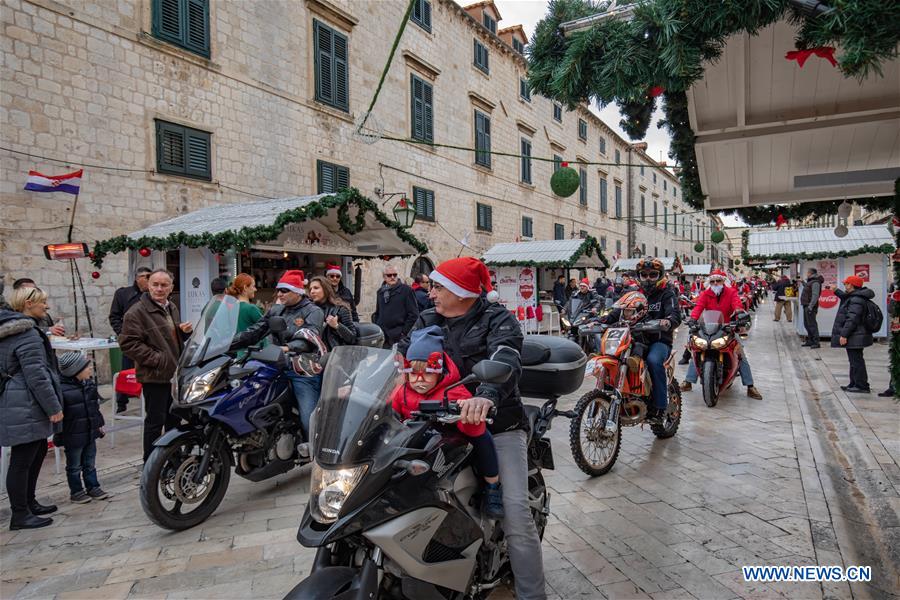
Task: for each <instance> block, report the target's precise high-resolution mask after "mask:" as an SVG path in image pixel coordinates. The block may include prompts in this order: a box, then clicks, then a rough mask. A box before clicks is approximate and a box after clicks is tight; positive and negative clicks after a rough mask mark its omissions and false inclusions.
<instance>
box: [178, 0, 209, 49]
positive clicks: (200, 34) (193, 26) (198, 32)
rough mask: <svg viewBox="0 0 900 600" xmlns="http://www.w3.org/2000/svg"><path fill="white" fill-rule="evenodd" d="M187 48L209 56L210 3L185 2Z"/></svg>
mask: <svg viewBox="0 0 900 600" xmlns="http://www.w3.org/2000/svg"><path fill="white" fill-rule="evenodd" d="M185 2H186V4H185V25H186V26H187V27H186V29H187V31H186V35H185V37H184V42H185V46H186V47H187V49H188V50H192V51H194V52H196V53H197V54H202V55H203V56H209V1H208V0H185Z"/></svg>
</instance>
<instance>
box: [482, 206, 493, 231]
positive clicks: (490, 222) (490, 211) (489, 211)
mask: <svg viewBox="0 0 900 600" xmlns="http://www.w3.org/2000/svg"><path fill="white" fill-rule="evenodd" d="M493 212H494V209H493V208H491V207H490V206H485V207H484V214H485V217H486V218H487V227H486V229H487V230H488V231H493V230H494V219H493Z"/></svg>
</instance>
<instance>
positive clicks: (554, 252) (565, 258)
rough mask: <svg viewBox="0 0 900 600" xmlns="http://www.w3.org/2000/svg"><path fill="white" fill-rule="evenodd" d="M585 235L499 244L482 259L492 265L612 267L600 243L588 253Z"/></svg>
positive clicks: (580, 267) (592, 244) (593, 245)
mask: <svg viewBox="0 0 900 600" xmlns="http://www.w3.org/2000/svg"><path fill="white" fill-rule="evenodd" d="M586 241H588V240H584V239H581V238H576V239H571V240H537V241H533V242H511V243H508V244H496V245H495V246H492V247H491V249H490V250H488V251H487V252H485V254H484V256H483V257H482V260H483V261H484V263H485V264H487V265H492V266H498V267H502V266H517V265H523V264H527V263H537V264H539V265H545V266H554V265H559V266H566V265H568V266H569V267H570V268H573V269H582V268H584V269H590V268H593V269H604V268H606V267H608V266H609V262H607V260H606V257H605V256H603V253H602V252H601V251H600V247H599V246H597V245H596V243H589V246H590V247H591V251H590V256H588V252H587V248H585V247H584V246H585V242H586Z"/></svg>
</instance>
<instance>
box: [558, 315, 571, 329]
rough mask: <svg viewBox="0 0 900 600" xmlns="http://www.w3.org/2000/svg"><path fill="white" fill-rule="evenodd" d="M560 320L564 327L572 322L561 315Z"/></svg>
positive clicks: (567, 326)
mask: <svg viewBox="0 0 900 600" xmlns="http://www.w3.org/2000/svg"><path fill="white" fill-rule="evenodd" d="M560 321H562V324H563V325H564V326H565V327H566V329H568V328H569V327H571V326H572V323H571V322H570V321H569V320H568V319H567V318H565V317H562V318H561V319H560Z"/></svg>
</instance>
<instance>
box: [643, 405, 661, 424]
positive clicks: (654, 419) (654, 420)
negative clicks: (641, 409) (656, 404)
mask: <svg viewBox="0 0 900 600" xmlns="http://www.w3.org/2000/svg"><path fill="white" fill-rule="evenodd" d="M663 413H665V409H663V410H660V409H658V408H648V409H647V417H646V418H645V421H647V423H648V424H650V425H661V424H662V422H663Z"/></svg>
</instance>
